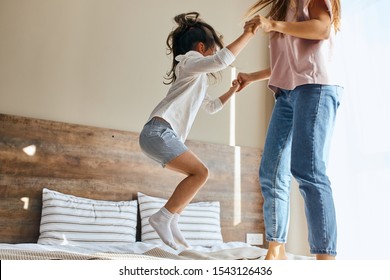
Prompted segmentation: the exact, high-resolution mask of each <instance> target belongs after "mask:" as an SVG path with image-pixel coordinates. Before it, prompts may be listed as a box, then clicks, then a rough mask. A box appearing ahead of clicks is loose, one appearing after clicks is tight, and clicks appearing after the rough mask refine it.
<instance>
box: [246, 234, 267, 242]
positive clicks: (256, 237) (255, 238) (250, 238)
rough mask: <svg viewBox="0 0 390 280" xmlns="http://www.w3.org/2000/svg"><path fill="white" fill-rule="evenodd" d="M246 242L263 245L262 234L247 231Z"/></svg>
mask: <svg viewBox="0 0 390 280" xmlns="http://www.w3.org/2000/svg"><path fill="white" fill-rule="evenodd" d="M246 243H248V244H250V245H263V234H261V233H247V234H246Z"/></svg>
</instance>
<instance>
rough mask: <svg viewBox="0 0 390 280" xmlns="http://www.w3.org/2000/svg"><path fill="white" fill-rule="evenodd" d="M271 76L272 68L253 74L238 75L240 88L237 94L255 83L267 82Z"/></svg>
mask: <svg viewBox="0 0 390 280" xmlns="http://www.w3.org/2000/svg"><path fill="white" fill-rule="evenodd" d="M270 76H271V68H267V69H264V70H261V71H257V72H253V73H238V75H237V80H238V82H239V85H240V87H239V89H238V90H237V92H240V91H241V90H243V89H244V88H246V87H247V86H249V85H250V84H251V83H253V82H255V81H262V80H267V79H269V77H270Z"/></svg>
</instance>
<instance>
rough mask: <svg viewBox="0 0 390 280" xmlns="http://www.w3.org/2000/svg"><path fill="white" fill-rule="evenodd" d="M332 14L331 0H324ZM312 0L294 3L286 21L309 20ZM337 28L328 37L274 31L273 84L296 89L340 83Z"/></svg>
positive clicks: (270, 80)
mask: <svg viewBox="0 0 390 280" xmlns="http://www.w3.org/2000/svg"><path fill="white" fill-rule="evenodd" d="M324 1H325V3H326V5H327V7H328V10H329V14H330V16H331V17H332V6H331V2H330V0H324ZM308 2H309V0H297V1H296V4H295V5H292V6H290V9H289V11H288V13H287V17H286V21H287V22H295V21H304V20H309V19H310V15H309V9H308ZM334 35H335V34H334V31H333V30H332V32H331V35H330V37H329V39H327V40H307V39H301V38H297V37H294V36H290V35H283V36H280V34H279V33H276V34H275V33H273V32H271V33H270V58H271V61H270V62H271V71H272V72H271V77H270V79H269V83H268V85H269V87H270V89H272V90H273V91H274V92H277V89H278V88H281V89H286V90H292V89H294V88H295V87H297V86H300V85H304V84H323V85H340V86H341V83H342V82H341V80H340V79H339V77H337V76H338V75H337V74H336V73H335V72H337V71H334V69H335V68H337V66H335V63H336V61H335V59H334V57H333V51H334V48H333V43H334V42H333V41H334Z"/></svg>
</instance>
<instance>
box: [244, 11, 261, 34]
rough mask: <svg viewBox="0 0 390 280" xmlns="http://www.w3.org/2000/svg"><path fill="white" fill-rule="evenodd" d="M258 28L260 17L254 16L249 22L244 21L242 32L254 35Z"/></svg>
mask: <svg viewBox="0 0 390 280" xmlns="http://www.w3.org/2000/svg"><path fill="white" fill-rule="evenodd" d="M259 28H260V16H258V15H257V16H254V17H253V18H252V19H251V20H249V21H246V22H245V25H244V32H249V33H252V34H256V32H257V30H258V29H259Z"/></svg>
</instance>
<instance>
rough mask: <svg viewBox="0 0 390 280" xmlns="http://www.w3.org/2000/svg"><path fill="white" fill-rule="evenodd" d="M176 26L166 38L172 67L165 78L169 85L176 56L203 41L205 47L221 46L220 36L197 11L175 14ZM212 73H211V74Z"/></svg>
mask: <svg viewBox="0 0 390 280" xmlns="http://www.w3.org/2000/svg"><path fill="white" fill-rule="evenodd" d="M174 20H175V22H176V23H177V25H178V26H177V27H176V28H175V29H174V30H173V31H172V32H171V33H169V36H168V38H167V42H166V43H167V54H172V68H171V70H169V71H168V72H167V77H166V78H165V79H167V80H168V82H164V84H166V85H169V84H172V83H173V82H174V81H176V78H177V77H176V73H175V70H176V66H177V64H178V63H179V62H178V61H176V60H175V58H176V56H178V55H181V54H185V53H187V52H188V51H191V50H194V49H195V46H196V44H197V43H203V44H204V45H205V46H206V49H209V48H214V47H216V46H217V47H219V48H222V47H223V42H222V39H221V37H220V36H219V35H218V34H217V32H216V31H215V30H214V28H213V27H212V26H211V25H209V24H207V23H205V22H204V21H203V20H201V19H200V18H199V13H197V12H190V13H184V14H180V15H177V16H175V18H174ZM212 75H213V74H212Z"/></svg>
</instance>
